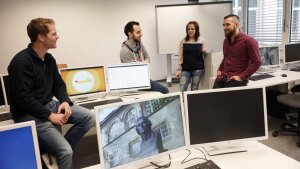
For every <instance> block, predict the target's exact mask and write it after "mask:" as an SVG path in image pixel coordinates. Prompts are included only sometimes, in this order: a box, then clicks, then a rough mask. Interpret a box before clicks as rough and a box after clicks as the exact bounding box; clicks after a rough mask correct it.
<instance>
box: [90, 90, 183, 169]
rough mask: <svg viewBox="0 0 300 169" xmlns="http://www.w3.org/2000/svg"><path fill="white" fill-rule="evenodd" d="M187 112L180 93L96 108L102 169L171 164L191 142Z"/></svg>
mask: <svg viewBox="0 0 300 169" xmlns="http://www.w3.org/2000/svg"><path fill="white" fill-rule="evenodd" d="M183 112H184V108H183V102H182V95H181V93H179V92H176V93H171V94H165V95H159V96H156V97H152V98H148V99H138V100H135V101H131V102H123V103H115V104H111V105H104V106H100V107H99V106H98V107H95V116H96V127H97V138H98V145H99V146H98V147H99V153H100V161H101V165H102V169H112V168H113V169H115V168H126V167H128V168H140V167H146V166H149V165H151V164H150V162H154V163H160V162H161V163H168V162H169V159H166V160H167V161H165V160H164V157H166V156H165V155H167V154H168V153H170V152H173V151H176V150H179V149H181V148H184V146H185V145H186V143H187V137H186V133H185V132H186V130H185V120H184V113H183ZM173 158H174V157H173ZM161 163H160V164H161ZM133 166H134V167H133Z"/></svg>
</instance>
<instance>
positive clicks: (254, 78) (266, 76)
mask: <svg viewBox="0 0 300 169" xmlns="http://www.w3.org/2000/svg"><path fill="white" fill-rule="evenodd" d="M271 77H275V76H274V75H271V74H267V73H264V74H259V75H252V76H250V78H249V80H253V81H256V80H262V79H268V78H271Z"/></svg>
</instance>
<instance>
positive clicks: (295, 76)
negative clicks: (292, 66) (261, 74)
mask: <svg viewBox="0 0 300 169" xmlns="http://www.w3.org/2000/svg"><path fill="white" fill-rule="evenodd" d="M269 74H272V75H274V76H275V77H272V78H268V79H262V80H257V81H252V80H249V83H248V86H265V87H268V86H275V85H280V84H284V83H289V82H294V81H297V80H300V72H295V71H289V70H277V71H275V72H274V73H269ZM281 74H286V75H287V77H282V76H281Z"/></svg>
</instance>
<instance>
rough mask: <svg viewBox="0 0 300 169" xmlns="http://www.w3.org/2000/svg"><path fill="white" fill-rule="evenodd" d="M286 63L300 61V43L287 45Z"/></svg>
mask: <svg viewBox="0 0 300 169" xmlns="http://www.w3.org/2000/svg"><path fill="white" fill-rule="evenodd" d="M284 50H285V63H296V62H299V61H300V55H299V53H300V43H289V44H286V45H285V49H284Z"/></svg>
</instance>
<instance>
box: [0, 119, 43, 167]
mask: <svg viewBox="0 0 300 169" xmlns="http://www.w3.org/2000/svg"><path fill="white" fill-rule="evenodd" d="M0 168H3V169H4V168H5V169H16V168H22V169H42V165H41V156H40V151H39V146H38V139H37V133H36V127H35V123H34V121H28V122H24V123H16V124H10V125H5V126H0Z"/></svg>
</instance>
